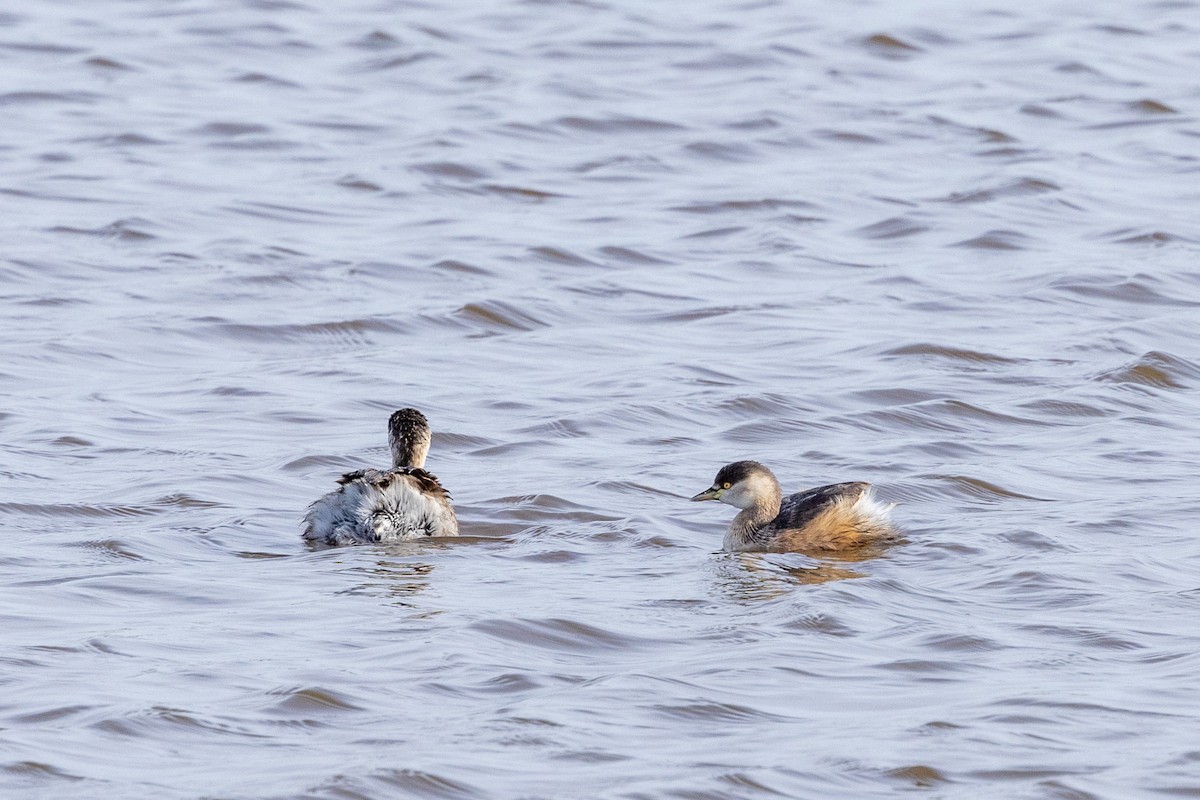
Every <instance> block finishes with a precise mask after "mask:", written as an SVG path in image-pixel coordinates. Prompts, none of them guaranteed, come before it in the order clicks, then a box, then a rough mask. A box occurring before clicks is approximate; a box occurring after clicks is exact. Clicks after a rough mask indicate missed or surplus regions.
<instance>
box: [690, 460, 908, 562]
mask: <svg viewBox="0 0 1200 800" xmlns="http://www.w3.org/2000/svg"><path fill="white" fill-rule="evenodd" d="M692 500H696V501H699V500H719V501H721V502H722V503H728V504H729V505H731V506H734V507H736V508H740V509H742V510H741V512H740V513H739V514H738V515H737V516H736V517H734V518H733V524H732V525H730V526H729V531H728V532H727V533H726V534H725V543H724V549H725V550H727V551H729V552H746V551H755V550H758V551H763V550H770V551H776V552H778V551H784V550H801V551H804V550H809V551H820V550H825V551H830V550H848V549H850V548H854V547H861V546H863V545H866V544H871V543H873V542H878V541H881V540H886V539H890V538H893V537H895V536H896V535H897V531H896V528H895V527H894V526H893V525H892V523H891V521H890V520H889V519H888V511H890V510H891V506H885V505H882V504H881V503H879V502H878V501H877V500H876V499H875V496H874V493H873V491H872V487H871V484H869V483H834V484H830V485H829V486H819V487H817V488H816V489H809V490H808V491H805V492H798V493H796V494H793V495H790V496H788V497H784V496H783V491H782V490H781V489H780V488H779V481H778V480H776V479H775V475H774V473H772V472H771V470H769V469H767V468H766V467H764V466H763V465H762V464H760V463H758V462H757V461H736V462H734V463H732V464H728V465H726V466H724V467H721V471H720V472H718V473H717V477H716V479H715V480H713V485H712V488H710V489H706V490H704V491H703V492H701V493H700V494H698V495H696V496H695V497H693V498H692Z"/></svg>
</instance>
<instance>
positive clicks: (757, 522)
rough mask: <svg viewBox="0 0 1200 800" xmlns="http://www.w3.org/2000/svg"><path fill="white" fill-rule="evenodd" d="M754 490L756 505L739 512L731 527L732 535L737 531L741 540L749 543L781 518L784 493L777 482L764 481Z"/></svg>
mask: <svg viewBox="0 0 1200 800" xmlns="http://www.w3.org/2000/svg"><path fill="white" fill-rule="evenodd" d="M754 488H755V492H754V494H753V500H754V504H753V505H751V506H750V507H749V508H746V509H742V511H740V512H738V515H737V516H736V517H734V518H733V524H732V525H730V527H729V530H730V533H734V532H735V531H736V532H737V535H738V537H739V538H742V539H744V540H747V541H749V540H752V539H754V537H755V535H756V534H757V533H758V532H759V531H761V530H762V529H763V528H765V527H767V526H768V525H770V524H771V522H772V521H773V520H774V519H775V517H777V516H779V507H780V505H781V504H782V503H783V491H782V490H781V489H780V488H779V483H778V482H777V481H770V483H767V482H766V481H762V482H761V483H759V484H758V485H756V486H755V487H754Z"/></svg>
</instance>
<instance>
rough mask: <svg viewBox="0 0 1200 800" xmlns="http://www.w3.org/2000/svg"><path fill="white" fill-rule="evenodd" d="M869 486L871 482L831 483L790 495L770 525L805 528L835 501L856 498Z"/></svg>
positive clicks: (781, 527) (781, 528) (784, 528)
mask: <svg viewBox="0 0 1200 800" xmlns="http://www.w3.org/2000/svg"><path fill="white" fill-rule="evenodd" d="M869 487H870V484H869V483H863V482H862V481H850V482H848V483H831V484H829V485H828V486H818V487H816V488H815V489H806V490H805V491H803V492H796V493H795V494H793V495H788V496H787V497H785V498H783V502H782V503H780V505H779V513H778V514H777V515H776V516H775V519H774V520H772V521H771V525H770V527H772V528H775V529H777V530H787V529H797V528H803V527H804V526H805V525H807V524H808V523H810V522H812V521H813V520H814V519H816V518H817V516H818V515H819V514H820V513H821V512H822V511H824V510H825V509H827V508H828V507H829V506H830V505H832V504H833V503H836V502H837V501H838V500H841V499H843V498H856V497H858V496H859V495H861V494H862V493H863V492H865V491H866V490H867V489H868V488H869Z"/></svg>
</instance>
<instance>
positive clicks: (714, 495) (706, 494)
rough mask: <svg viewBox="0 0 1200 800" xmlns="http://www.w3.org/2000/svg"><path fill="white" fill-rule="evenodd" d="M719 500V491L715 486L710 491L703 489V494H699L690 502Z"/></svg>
mask: <svg viewBox="0 0 1200 800" xmlns="http://www.w3.org/2000/svg"><path fill="white" fill-rule="evenodd" d="M720 499H721V490H720V489H718V488H717V487H716V486H714V487H712V488H711V489H705V490H704V491H703V492H701V493H700V494H698V495H696V496H695V497H693V498H692V502H693V503H698V502H700V501H701V500H720Z"/></svg>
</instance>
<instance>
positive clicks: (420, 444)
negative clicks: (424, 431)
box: [391, 436, 429, 468]
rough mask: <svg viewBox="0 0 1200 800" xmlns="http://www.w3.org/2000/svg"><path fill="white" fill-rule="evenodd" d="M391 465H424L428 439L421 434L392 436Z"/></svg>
mask: <svg viewBox="0 0 1200 800" xmlns="http://www.w3.org/2000/svg"><path fill="white" fill-rule="evenodd" d="M391 449H392V465H393V466H397V467H417V468H421V467H424V466H425V456H427V455H429V439H428V438H427V437H422V436H393V437H392V441H391Z"/></svg>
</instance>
